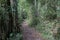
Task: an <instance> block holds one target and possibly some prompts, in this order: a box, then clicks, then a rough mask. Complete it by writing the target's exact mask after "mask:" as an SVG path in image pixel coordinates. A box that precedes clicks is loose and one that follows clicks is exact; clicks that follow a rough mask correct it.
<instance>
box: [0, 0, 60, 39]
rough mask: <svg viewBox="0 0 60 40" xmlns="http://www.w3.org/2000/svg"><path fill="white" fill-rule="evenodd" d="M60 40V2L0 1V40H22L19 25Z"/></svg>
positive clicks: (45, 0)
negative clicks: (27, 25)
mask: <svg viewBox="0 0 60 40" xmlns="http://www.w3.org/2000/svg"><path fill="white" fill-rule="evenodd" d="M24 20H26V21H27V23H28V24H29V26H31V27H33V28H35V29H36V30H37V31H39V32H41V33H42V36H43V37H44V38H45V39H48V40H60V0H0V40H22V31H21V29H20V27H21V23H22V22H23V21H24Z"/></svg>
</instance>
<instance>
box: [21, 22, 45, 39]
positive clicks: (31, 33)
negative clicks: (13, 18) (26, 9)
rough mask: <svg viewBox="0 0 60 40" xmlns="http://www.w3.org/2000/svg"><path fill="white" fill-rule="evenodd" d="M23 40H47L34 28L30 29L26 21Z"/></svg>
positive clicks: (23, 24) (23, 26) (23, 28)
mask: <svg viewBox="0 0 60 40" xmlns="http://www.w3.org/2000/svg"><path fill="white" fill-rule="evenodd" d="M21 29H22V35H23V40H45V39H43V37H42V36H41V34H40V33H39V32H37V31H36V30H35V29H34V28H30V27H29V25H28V23H27V22H26V21H23V23H22V27H21Z"/></svg>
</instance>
